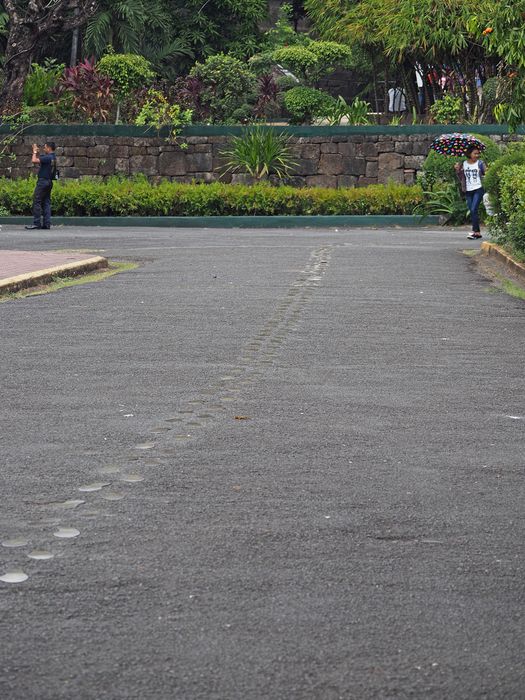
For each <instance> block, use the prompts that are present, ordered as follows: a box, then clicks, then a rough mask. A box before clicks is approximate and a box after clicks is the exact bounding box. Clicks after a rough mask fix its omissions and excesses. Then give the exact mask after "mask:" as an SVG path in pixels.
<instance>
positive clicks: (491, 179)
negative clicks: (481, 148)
mask: <svg viewBox="0 0 525 700" xmlns="http://www.w3.org/2000/svg"><path fill="white" fill-rule="evenodd" d="M512 165H521V166H525V143H522V142H520V143H514V144H510V145H509V146H508V148H507V151H506V152H505V153H504V154H503V155H501V156H500V157H499V158H497V159H495V160H494V162H493V163H492V165H491V167H490V168H489V169H488V171H487V174H486V175H485V178H484V180H483V187H484V188H485V190H486V191H487V192H488V193H489V194H490V201H491V204H492V206H493V208H494V211H495V212H496V213H497V214H501V213H502V211H503V210H502V206H501V184H502V174H503V172H504V171H505V170H506V169H507V168H508V167H510V166H512Z"/></svg>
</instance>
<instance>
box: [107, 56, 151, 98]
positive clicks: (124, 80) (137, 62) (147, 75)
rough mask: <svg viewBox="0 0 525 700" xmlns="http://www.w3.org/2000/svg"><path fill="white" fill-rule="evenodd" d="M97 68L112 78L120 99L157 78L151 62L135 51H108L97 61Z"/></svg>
mask: <svg viewBox="0 0 525 700" xmlns="http://www.w3.org/2000/svg"><path fill="white" fill-rule="evenodd" d="M97 70H98V71H99V73H101V75H107V76H108V78H111V80H112V81H113V89H114V91H115V94H116V97H117V99H118V100H123V99H124V98H125V97H127V96H128V95H130V94H131V93H132V92H133V91H134V90H137V89H138V88H141V87H147V86H148V85H150V84H151V82H152V81H153V79H154V78H155V72H154V70H153V68H152V66H151V63H150V62H149V61H148V60H147V59H146V58H144V56H139V55H137V54H134V53H107V54H106V55H105V56H102V58H101V59H100V61H99V62H98V63H97Z"/></svg>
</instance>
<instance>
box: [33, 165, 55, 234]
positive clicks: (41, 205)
mask: <svg viewBox="0 0 525 700" xmlns="http://www.w3.org/2000/svg"><path fill="white" fill-rule="evenodd" d="M52 189H53V180H47V179H44V178H40V177H39V178H38V180H37V183H36V187H35V192H34V194H33V226H39V227H40V226H43V227H44V228H49V227H50V226H51V190H52ZM42 219H43V222H42Z"/></svg>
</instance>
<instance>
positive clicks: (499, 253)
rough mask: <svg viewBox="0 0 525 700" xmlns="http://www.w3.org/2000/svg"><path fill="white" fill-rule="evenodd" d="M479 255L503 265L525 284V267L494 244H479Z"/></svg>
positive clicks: (484, 242) (485, 242)
mask: <svg viewBox="0 0 525 700" xmlns="http://www.w3.org/2000/svg"><path fill="white" fill-rule="evenodd" d="M481 253H482V254H483V255H486V256H488V257H491V258H494V259H495V260H497V261H498V262H499V263H502V264H503V265H505V267H506V268H508V270H509V271H510V272H511V273H512V274H514V275H516V276H517V277H519V278H520V280H521V281H522V282H523V283H525V265H523V264H522V263H519V262H518V261H517V260H514V258H513V257H512V256H511V255H509V253H507V252H506V251H505V250H503V248H500V246H498V245H496V244H495V243H488V242H487V241H483V243H482V244H481Z"/></svg>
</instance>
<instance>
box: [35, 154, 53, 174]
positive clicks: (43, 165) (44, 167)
mask: <svg viewBox="0 0 525 700" xmlns="http://www.w3.org/2000/svg"><path fill="white" fill-rule="evenodd" d="M39 159H40V170H39V171H38V179H39V180H52V179H53V175H54V170H55V168H56V165H55V162H54V161H56V156H55V154H54V153H49V154H45V155H43V156H39Z"/></svg>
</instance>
